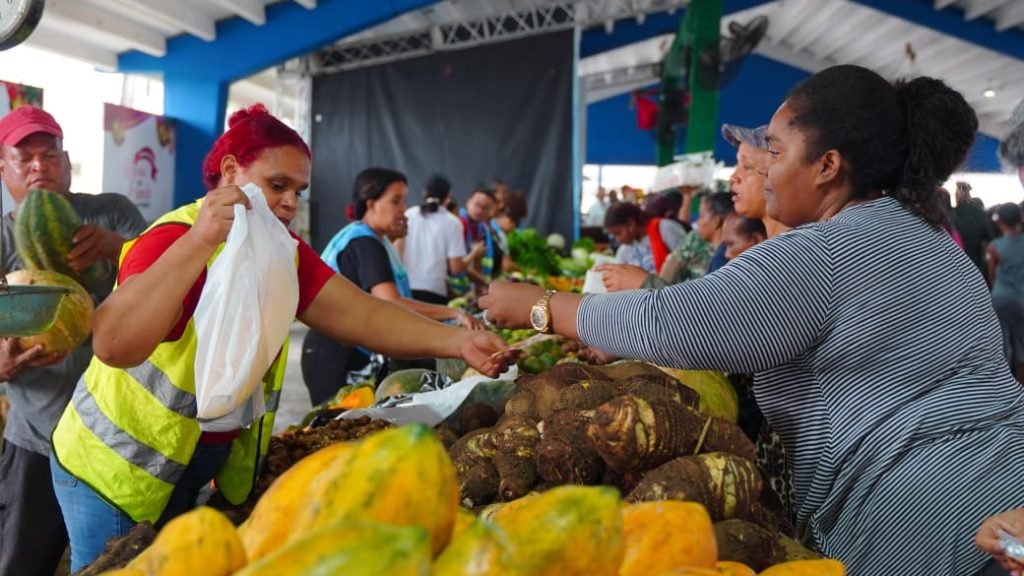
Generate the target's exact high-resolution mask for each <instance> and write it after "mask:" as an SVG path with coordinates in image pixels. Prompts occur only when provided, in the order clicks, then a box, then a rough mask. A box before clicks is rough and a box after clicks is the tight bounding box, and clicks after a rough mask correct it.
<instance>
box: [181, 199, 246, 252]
mask: <svg viewBox="0 0 1024 576" xmlns="http://www.w3.org/2000/svg"><path fill="white" fill-rule="evenodd" d="M235 204H242V205H244V206H245V207H246V209H251V208H252V204H250V203H249V198H248V197H247V196H246V195H245V193H244V192H242V189H241V188H239V187H238V186H232V185H228V186H223V187H221V188H217V189H216V190H211V191H210V192H209V193H207V194H206V198H205V199H204V200H203V206H202V207H201V208H200V209H199V216H197V217H196V223H195V224H193V225H192V228H191V230H189V232H188V233H189V234H193V235H195V237H196V238H197V239H198V240H199V241H200V242H202V243H203V244H205V245H207V246H213V247H216V246H219V245H220V243H221V242H223V241H224V240H225V239H226V238H227V237H228V232H229V231H230V230H231V224H232V223H234V221H235Z"/></svg>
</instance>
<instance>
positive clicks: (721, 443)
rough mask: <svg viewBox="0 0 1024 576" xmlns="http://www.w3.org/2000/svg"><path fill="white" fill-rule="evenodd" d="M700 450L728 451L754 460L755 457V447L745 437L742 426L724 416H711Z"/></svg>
mask: <svg viewBox="0 0 1024 576" xmlns="http://www.w3.org/2000/svg"><path fill="white" fill-rule="evenodd" d="M700 451H701V452H728V453H730V454H735V455H737V456H741V457H743V458H746V459H747V460H750V461H751V462H754V461H755V460H756V459H757V447H756V446H754V443H753V442H751V441H750V438H748V437H747V434H746V432H744V431H743V428H740V427H739V425H738V424H733V423H732V422H729V421H728V420H726V419H724V418H715V417H712V418H711V424H710V425H709V427H708V431H707V433H706V434H705V435H704V442H703V443H702V444H701V447H700Z"/></svg>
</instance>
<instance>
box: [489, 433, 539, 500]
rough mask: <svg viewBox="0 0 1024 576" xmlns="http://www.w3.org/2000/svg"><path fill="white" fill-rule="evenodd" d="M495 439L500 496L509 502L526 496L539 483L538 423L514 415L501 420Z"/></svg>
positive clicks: (494, 435)
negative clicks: (536, 449)
mask: <svg viewBox="0 0 1024 576" xmlns="http://www.w3.org/2000/svg"><path fill="white" fill-rule="evenodd" d="M492 438H493V440H494V447H495V449H496V454H495V455H494V466H495V468H496V469H497V471H498V477H499V479H500V482H499V485H498V497H499V498H500V499H501V500H502V501H503V502H508V501H509V500H515V499H516V498H521V497H523V496H525V495H526V494H527V493H528V492H529V491H530V490H531V489H532V488H533V485H534V484H535V483H536V482H537V462H536V457H535V448H536V446H537V441H538V440H540V432H538V431H537V424H536V422H534V421H533V420H529V419H526V418H520V417H515V416H510V417H505V418H502V420H501V422H500V423H499V424H498V427H497V428H495V429H494V432H493V433H492Z"/></svg>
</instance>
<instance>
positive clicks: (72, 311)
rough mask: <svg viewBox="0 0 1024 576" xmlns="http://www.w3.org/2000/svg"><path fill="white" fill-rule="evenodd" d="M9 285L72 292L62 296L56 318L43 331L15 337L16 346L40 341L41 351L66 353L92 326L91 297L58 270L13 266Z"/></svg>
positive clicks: (45, 352) (83, 339)
mask: <svg viewBox="0 0 1024 576" xmlns="http://www.w3.org/2000/svg"><path fill="white" fill-rule="evenodd" d="M7 283H8V284H10V285H39V286H64V287H67V288H70V289H71V293H69V294H65V295H64V297H63V298H61V302H60V305H59V306H58V308H57V319H56V320H54V322H53V326H51V327H50V329H49V330H47V331H46V332H43V333H42V334H36V335H35V336H23V337H21V338H18V346H19V347H21V349H22V350H28V349H29V348H32V347H33V346H36V345H38V344H42V345H43V354H66V353H68V352H71V351H72V350H74V349H75V348H78V346H79V345H80V344H81V343H82V342H84V341H85V339H86V338H87V337H88V336H89V332H90V331H91V330H92V312H93V303H92V297H91V296H89V293H88V292H86V291H85V288H83V287H82V285H81V284H79V283H78V282H76V281H74V280H73V279H71V278H70V277H68V276H65V275H64V274H61V273H59V272H51V271H47V270H16V271H14V272H11V273H10V274H8V275H7Z"/></svg>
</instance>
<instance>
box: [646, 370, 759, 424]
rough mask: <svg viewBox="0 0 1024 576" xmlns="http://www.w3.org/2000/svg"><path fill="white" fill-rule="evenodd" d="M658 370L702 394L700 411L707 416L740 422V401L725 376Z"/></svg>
mask: <svg viewBox="0 0 1024 576" xmlns="http://www.w3.org/2000/svg"><path fill="white" fill-rule="evenodd" d="M658 368H661V369H662V370H663V371H664V372H665V373H667V374H668V375H669V376H672V377H674V378H675V379H676V380H679V381H680V382H682V383H683V384H685V385H686V386H687V387H689V388H692V389H693V390H696V391H697V393H698V394H700V411H701V413H702V414H704V415H705V416H717V417H719V418H725V419H726V420H728V421H730V422H736V421H737V420H739V416H740V399H739V396H738V395H737V394H736V389H735V388H733V386H732V382H729V379H728V378H726V377H725V374H723V373H721V372H714V371H711V370H683V369H681V368H666V367H664V366H658Z"/></svg>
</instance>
